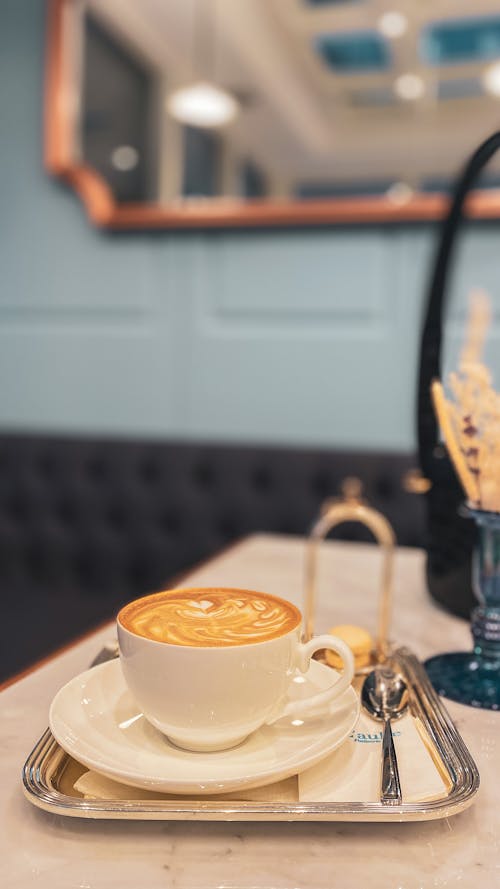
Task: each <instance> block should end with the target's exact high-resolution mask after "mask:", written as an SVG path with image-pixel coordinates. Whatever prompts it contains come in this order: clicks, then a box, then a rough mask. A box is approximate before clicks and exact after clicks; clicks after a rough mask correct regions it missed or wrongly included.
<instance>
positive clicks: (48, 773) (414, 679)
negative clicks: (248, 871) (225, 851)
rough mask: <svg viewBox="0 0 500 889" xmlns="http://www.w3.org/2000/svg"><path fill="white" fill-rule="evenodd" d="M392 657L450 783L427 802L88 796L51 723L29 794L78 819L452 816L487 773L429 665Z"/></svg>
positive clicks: (34, 758) (27, 775)
mask: <svg viewBox="0 0 500 889" xmlns="http://www.w3.org/2000/svg"><path fill="white" fill-rule="evenodd" d="M391 661H393V662H395V665H396V666H397V667H398V668H399V669H400V670H401V671H402V672H403V673H404V675H405V677H406V680H407V682H408V684H409V687H410V692H411V710H412V714H413V717H414V719H415V720H416V723H417V727H418V728H419V730H420V732H421V735H422V742H423V743H425V744H426V746H427V748H428V750H429V752H430V753H431V755H432V757H433V759H434V762H435V764H436V766H437V768H438V769H439V771H440V773H441V774H442V776H443V777H444V779H445V782H446V786H447V787H448V794H447V796H446V797H444V798H441V799H436V800H427V801H425V802H424V801H423V802H422V803H418V802H411V803H405V802H403V803H402V804H401V805H400V806H385V805H382V804H381V803H376V802H363V801H361V802H342V803H339V802H335V803H333V802H324V801H321V800H318V802H307V803H303V802H292V803H290V802H287V803H283V802H272V801H267V802H248V801H241V802H240V801H237V800H236V801H235V800H234V799H231V800H224V799H221V800H220V801H219V800H217V801H213V800H210V801H208V800H205V801H204V800H203V799H199V800H193V799H182V798H178V799H175V800H172V799H168V800H167V799H165V800H154V801H151V800H123V799H120V800H106V799H102V800H88V799H84V798H83V797H82V796H81V794H79V793H78V792H77V791H75V790H74V789H73V785H74V783H75V781H76V780H77V779H78V778H79V777H80V775H81V774H82V773H83V772H84V771H86V768H85V767H84V766H82V765H80V763H78V762H76V760H74V759H73V758H72V757H71V756H69V755H68V754H67V753H66V752H65V751H64V750H63V749H62V748H61V747H60V746H59V744H58V743H57V742H56V741H55V739H54V738H53V736H52V734H51V732H50V730H49V729H47V731H46V732H45V733H44V734H43V735H42V737H41V738H40V740H39V741H38V743H37V744H36V746H35V748H34V749H33V751H32V752H31V753H30V755H29V757H28V759H27V760H26V763H25V765H24V768H23V786H24V793H25V795H26V797H27V799H28V800H29V801H30V802H31V803H33V804H34V805H35V806H38V807H39V808H41V809H44V810H46V811H48V812H52V813H54V814H57V815H68V816H72V817H78V818H111V819H122V820H123V819H127V820H140V821H147V820H152V821H156V820H164V821H425V820H432V819H436V818H447V817H449V816H450V815H455V814H457V813H458V812H461V811H463V809H465V808H467V806H469V805H470V804H471V802H472V801H473V799H474V796H475V794H476V793H477V790H478V788H479V772H478V769H477V766H476V764H475V762H474V760H473V759H472V757H471V755H470V753H469V751H468V749H467V747H466V745H465V743H464V741H463V740H462V738H461V737H460V735H459V733H458V731H457V729H456V727H455V725H454V723H453V722H452V720H451V718H450V716H449V715H448V713H447V711H446V709H445V707H444V705H443V703H442V701H441V699H440V698H439V696H438V695H437V693H436V692H435V691H434V689H433V687H432V685H431V683H430V682H429V679H428V678H427V674H426V672H425V670H424V668H423V666H422V664H421V663H420V662H419V661H418V660H417V658H416V657H415V655H414V654H413V653H412V652H411V651H410V650H409V649H408V648H398V649H396V650H395V651H394V652H393V654H392V655H391Z"/></svg>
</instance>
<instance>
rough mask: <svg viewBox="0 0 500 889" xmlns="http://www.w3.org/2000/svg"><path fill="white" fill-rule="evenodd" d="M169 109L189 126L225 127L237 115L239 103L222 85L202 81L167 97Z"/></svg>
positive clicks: (169, 111)
mask: <svg viewBox="0 0 500 889" xmlns="http://www.w3.org/2000/svg"><path fill="white" fill-rule="evenodd" d="M167 111H168V113H169V114H171V115H172V117H175V119H176V120H178V121H180V122H181V123H184V124H188V125H189V126H193V127H207V128H210V127H223V126H226V124H228V123H230V122H231V121H232V120H234V118H235V117H236V115H237V113H238V103H237V102H236V99H234V98H233V96H232V95H231V94H230V93H227V92H226V91H225V90H223V89H220V87H218V86H215V85H214V84H212V83H208V82H206V81H200V82H199V83H193V84H191V85H190V86H186V87H182V88H181V89H178V90H175V91H174V92H173V93H171V94H170V96H169V97H168V99H167Z"/></svg>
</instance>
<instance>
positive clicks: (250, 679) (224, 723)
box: [117, 588, 354, 751]
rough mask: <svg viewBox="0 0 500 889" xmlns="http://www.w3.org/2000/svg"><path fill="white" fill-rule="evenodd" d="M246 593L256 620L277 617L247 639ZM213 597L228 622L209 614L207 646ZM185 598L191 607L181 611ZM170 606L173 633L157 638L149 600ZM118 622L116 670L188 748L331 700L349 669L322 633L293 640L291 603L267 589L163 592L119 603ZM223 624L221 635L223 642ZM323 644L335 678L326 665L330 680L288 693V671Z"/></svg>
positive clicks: (339, 645)
mask: <svg viewBox="0 0 500 889" xmlns="http://www.w3.org/2000/svg"><path fill="white" fill-rule="evenodd" d="M190 597H191V598H190ZM245 597H246V598H245ZM249 597H250V601H253V600H251V597H254V599H255V602H257V603H258V604H259V607H260V609H261V612H262V609H264V611H265V615H264V618H265V619H267V617H269V618H270V620H271V623H272V622H273V621H274V622H276V620H277V621H278V624H277V626H275V627H274V631H273V632H274V635H272V636H271V637H270V638H266V635H265V632H264V635H263V637H262V634H261V635H260V636H259V633H258V632H257V633H256V635H255V641H248V639H249V638H252V637H251V636H249V634H248V632H247V630H246V629H245V628H243V630H242V632H240V630H241V627H240V626H239V623H240V624H241V621H239V616H238V611H237V609H238V607H239V605H238V603H241V602H245V603H246V602H247V600H248V598H249ZM214 600H215V603H216V604H215V605H214V606H213V608H212V612H214V611H216V612H217V614H216V617H220V616H221V615H222V616H224V614H225V615H226V617H227V616H228V614H229V617H230V621H229V624H230V629H229V631H228V630H227V621H226V624H224V621H223V620H222V618H221V620H220V626H219V625H217V622H215V628H214V625H213V621H212V625H211V627H210V633H211V636H210V638H209V639H208V644H206V641H207V640H206V639H205V638H204V636H203V634H204V633H205V632H206V627H205V624H207V623H209V620H208V618H210V617H211V613H212V612H211V611H210V608H211V603H213V601H214ZM179 601H180V603H181V605H180V606H179V605H178V603H179ZM193 602H194V603H195V605H194V606H193V608H194V609H195V610H193V609H191V610H190V604H189V603H193ZM200 603H201V604H200ZM235 603H236V604H235ZM174 605H175V608H176V610H175V613H174V617H175V620H173V619H172V614H170V616H169V618H168V620H166V621H165V626H167V625H168V626H169V627H170V629H171V632H170V630H169V632H168V633H167V637H168V638H170V639H171V638H172V634H173V638H174V639H175V640H176V641H175V642H172V641H159V638H163V637H162V635H161V634H162V632H163V631H162V630H161V628H160V630H158V627H157V624H158V621H157V624H155V623H154V621H155V620H157V616H158V613H159V612H158V608H160V609H161V608H162V607H163V608H164V609H166V608H170V609H172V608H173V607H174ZM245 607H248V606H247V605H245ZM196 609H198V610H196ZM226 612H227V613H226ZM137 615H139V616H140V621H141V620H142V621H143V623H144V622H145V623H146V624H147V623H148V620H149V624H150V625H151V626H149V625H148V627H146V631H145V633H146V635H143V634H142V633H143V632H144V627H143V625H142V624H141V622H140V621H139V622H138V623H137ZM186 615H187V616H186ZM193 615H194V616H193ZM198 615H199V618H198ZM235 615H236V618H235ZM276 615H277V617H276ZM259 619H260V618H259ZM265 619H264V620H261V621H260V623H261V624H262V623H265ZM238 621H239V623H238ZM160 623H161V622H160ZM151 627H152V628H151ZM117 628H118V642H119V648H120V658H121V664H122V669H123V675H124V677H125V681H126V683H127V685H128V687H129V689H130V691H131V692H132V694H133V696H134V698H135V699H136V701H137V703H138V705H139V706H140V708H141V710H142V712H143V714H144V716H145V717H146V718H147V719H148V721H149V722H151V723H152V725H154V726H155V727H156V728H157V729H159V730H160V731H161V732H163V733H164V734H165V735H167V737H168V738H169V739H170V740H171V741H172V742H173V743H174V744H176V745H178V746H179V747H183V748H186V749H188V750H193V751H213V750H224V749H226V748H229V747H233V746H234V745H236V744H238V743H240V742H241V741H243V740H244V739H245V738H246V737H247V736H248V735H249V734H251V733H252V732H254V731H255V730H256V729H258V728H260V727H261V726H262V725H264V724H270V723H273V722H275V721H276V720H277V719H280V718H281V717H283V716H294V717H295V716H296V717H297V718H299V717H302V716H304V715H307V714H308V713H311V712H312V711H313V710H314V709H316V708H318V707H320V706H326V705H327V704H329V703H330V702H331V701H333V700H334V699H335V698H338V697H339V695H341V694H342V693H343V692H344V691H345V690H346V689H347V688H348V686H349V685H350V683H351V681H352V678H353V675H354V658H353V655H352V652H351V650H350V648H349V647H348V646H347V645H346V644H345V642H343V641H342V640H341V639H338V638H337V637H335V636H330V635H323V636H316V637H314V638H313V639H312V640H311V641H310V642H307V643H306V644H302V643H301V641H300V634H301V614H300V611H299V610H298V609H297V608H296V607H295V606H294V605H292V604H291V603H289V602H287V601H286V600H283V599H280V598H278V597H277V596H270V595H269V594H266V593H258V592H254V591H250V590H237V589H232V588H231V589H228V588H222V589H220V588H217V589H215V588H196V589H190V590H170V591H165V592H163V593H158V594H154V595H152V596H146V597H143V598H142V599H138V600H135V602H132V603H129V605H126V606H125V607H124V608H122V610H121V611H120V613H119V614H118V618H117ZM267 629H268V628H266V632H267ZM138 630H139V631H138ZM224 632H229V633H230V641H229V643H228V641H227V638H226V637H224V636H223V633H224ZM158 633H159V638H154V636H155V635H157V634H158ZM218 633H220V634H221V635H220V638H218V635H217V634H218ZM237 633H240V635H239V636H237V638H236V639H235V638H234V636H235V635H237ZM169 634H170V635H169ZM231 634H232V635H231ZM199 635H200V638H198V636H199ZM186 638H188V639H189V641H188V643H186ZM179 640H180V644H179ZM324 648H326V649H330V650H331V651H334V652H336V653H337V654H338V655H340V657H341V658H342V662H343V672H342V674H341V676H340V677H339V676H337V675H336V674H335V673H333V672H332V685H331V686H330V687H329V688H327V689H325V690H323V691H321V692H319V693H316V694H314V695H311V696H310V697H306V698H305V699H301V700H298V701H293V702H292V701H289V700H287V692H288V690H289V687H290V684H291V682H292V680H293V678H294V676H296V673H297V670H299V671H300V672H301V673H306V672H307V670H308V669H309V665H310V661H311V657H312V655H313V654H314V652H316V651H318V650H319V649H324Z"/></svg>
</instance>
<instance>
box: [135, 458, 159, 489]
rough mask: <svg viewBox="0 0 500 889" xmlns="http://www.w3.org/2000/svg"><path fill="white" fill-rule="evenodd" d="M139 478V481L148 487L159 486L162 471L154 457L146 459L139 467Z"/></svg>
mask: <svg viewBox="0 0 500 889" xmlns="http://www.w3.org/2000/svg"><path fill="white" fill-rule="evenodd" d="M138 476H139V479H140V480H141V481H142V482H144V483H145V484H146V485H155V484H158V482H159V481H160V478H161V469H160V465H159V463H157V462H156V461H155V460H154V459H153V458H152V457H147V458H146V459H144V460H142V461H141V462H140V463H139V466H138Z"/></svg>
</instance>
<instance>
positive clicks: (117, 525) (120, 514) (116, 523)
mask: <svg viewBox="0 0 500 889" xmlns="http://www.w3.org/2000/svg"><path fill="white" fill-rule="evenodd" d="M106 517H107V520H108V522H109V524H110V526H111V528H113V530H115V531H122V530H123V528H124V527H125V525H126V523H127V512H126V509H125V507H124V506H123V504H121V503H111V504H110V505H109V506H108V508H107V510H106Z"/></svg>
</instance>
